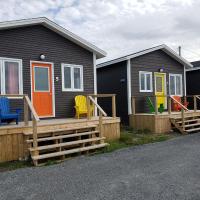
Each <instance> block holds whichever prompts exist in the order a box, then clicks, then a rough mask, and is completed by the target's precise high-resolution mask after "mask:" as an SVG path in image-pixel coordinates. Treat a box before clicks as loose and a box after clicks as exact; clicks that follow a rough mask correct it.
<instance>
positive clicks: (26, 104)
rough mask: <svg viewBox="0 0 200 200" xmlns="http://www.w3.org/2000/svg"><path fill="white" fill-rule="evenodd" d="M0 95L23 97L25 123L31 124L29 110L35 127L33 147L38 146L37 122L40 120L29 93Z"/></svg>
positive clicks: (13, 97) (14, 97)
mask: <svg viewBox="0 0 200 200" xmlns="http://www.w3.org/2000/svg"><path fill="white" fill-rule="evenodd" d="M0 97H7V98H10V99H22V100H23V103H24V125H25V126H28V125H29V110H30V112H31V116H32V128H33V147H34V148H36V147H37V146H38V144H37V123H38V122H39V121H40V119H39V117H38V115H37V113H36V111H35V109H34V107H33V105H32V103H31V101H30V99H29V97H28V95H26V94H24V95H18V94H7V95H0Z"/></svg>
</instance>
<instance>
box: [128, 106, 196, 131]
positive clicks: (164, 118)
mask: <svg viewBox="0 0 200 200" xmlns="http://www.w3.org/2000/svg"><path fill="white" fill-rule="evenodd" d="M199 115H200V110H196V111H194V110H189V111H187V112H185V116H187V117H196V116H199ZM172 118H173V119H176V118H178V119H181V112H171V114H169V113H168V112H163V113H159V114H155V113H136V114H132V115H129V123H130V126H131V127H134V128H136V129H149V130H150V131H152V132H153V133H158V134H159V133H169V132H170V131H171V130H172V124H171V122H170V119H172Z"/></svg>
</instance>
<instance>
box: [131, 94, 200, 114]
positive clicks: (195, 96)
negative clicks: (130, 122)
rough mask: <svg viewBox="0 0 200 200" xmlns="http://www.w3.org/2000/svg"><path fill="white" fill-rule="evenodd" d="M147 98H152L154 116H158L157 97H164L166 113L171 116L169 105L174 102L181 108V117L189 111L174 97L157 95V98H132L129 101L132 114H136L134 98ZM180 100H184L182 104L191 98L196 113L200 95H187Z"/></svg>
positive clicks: (152, 96) (153, 96)
mask: <svg viewBox="0 0 200 200" xmlns="http://www.w3.org/2000/svg"><path fill="white" fill-rule="evenodd" d="M147 97H150V98H153V99H154V102H153V103H154V104H153V106H154V108H155V115H158V104H157V98H158V97H164V98H166V100H167V105H168V106H167V111H168V114H171V112H172V110H171V107H172V106H171V105H172V102H175V103H177V104H178V105H179V106H180V107H181V110H183V111H181V112H182V115H184V113H185V111H186V112H187V111H189V109H188V108H187V107H186V106H185V105H184V104H182V103H181V102H179V101H177V100H176V99H175V98H174V96H172V95H158V96H155V95H151V96H144V97H140V96H138V97H134V96H133V97H132V99H131V101H132V114H133V115H134V114H136V110H137V109H136V98H140V99H141V98H147ZM182 98H184V102H186V101H187V99H188V98H193V105H194V108H193V109H194V112H196V111H197V100H200V95H187V96H183V97H182Z"/></svg>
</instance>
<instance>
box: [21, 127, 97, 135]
mask: <svg viewBox="0 0 200 200" xmlns="http://www.w3.org/2000/svg"><path fill="white" fill-rule="evenodd" d="M96 127H97V126H95V125H89V126H81V127H80V126H78V127H71V128H69V127H68V128H59V129H54V130H51V129H50V130H43V131H38V132H37V134H44V133H58V132H63V131H75V130H82V129H90V128H96ZM23 134H24V135H33V132H32V130H31V131H24V132H23Z"/></svg>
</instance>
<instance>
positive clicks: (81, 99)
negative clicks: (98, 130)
mask: <svg viewBox="0 0 200 200" xmlns="http://www.w3.org/2000/svg"><path fill="white" fill-rule="evenodd" d="M75 104H76V106H78V107H79V110H80V111H87V100H86V97H85V96H83V95H78V96H76V97H75Z"/></svg>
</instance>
